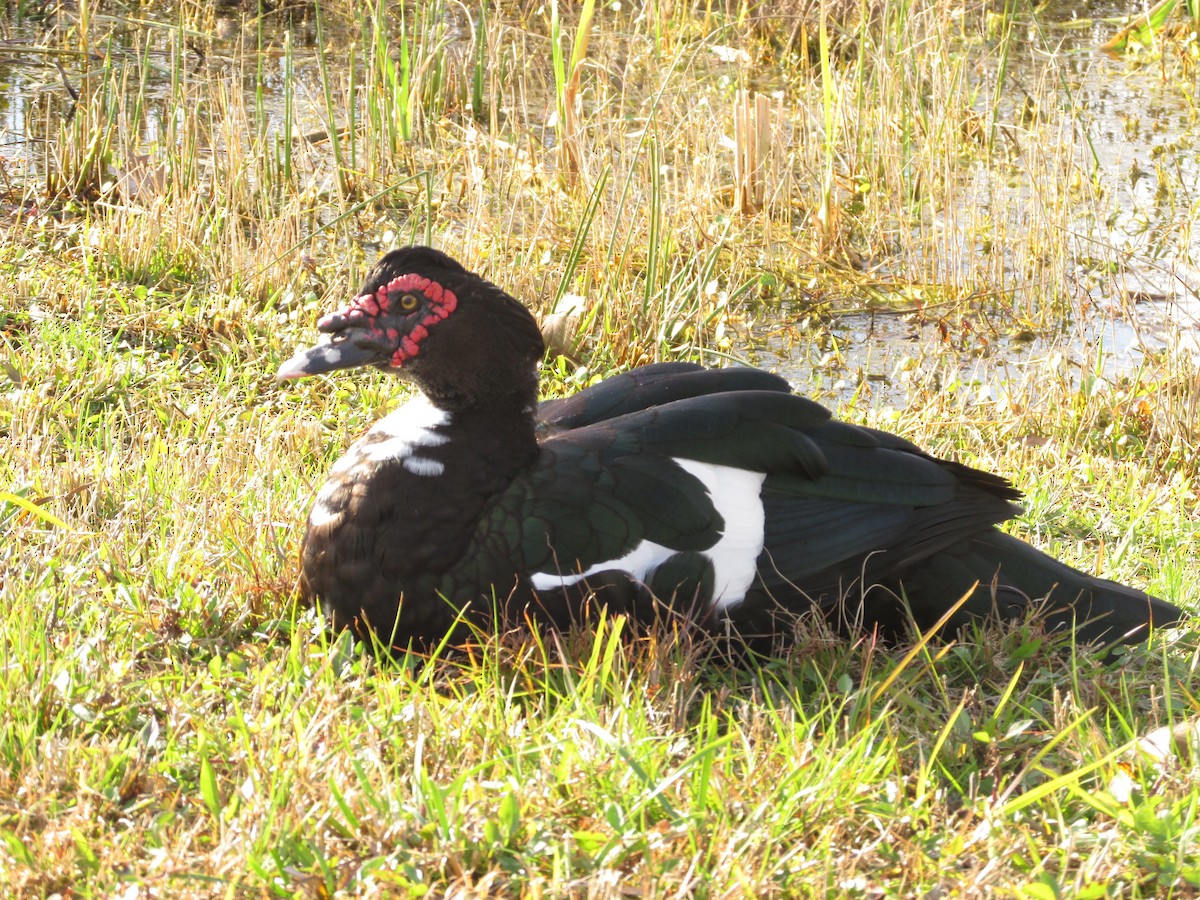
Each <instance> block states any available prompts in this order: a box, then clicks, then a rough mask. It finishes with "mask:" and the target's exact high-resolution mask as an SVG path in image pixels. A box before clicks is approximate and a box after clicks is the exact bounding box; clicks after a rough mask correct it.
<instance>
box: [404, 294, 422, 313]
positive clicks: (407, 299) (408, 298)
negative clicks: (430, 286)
mask: <svg viewBox="0 0 1200 900" xmlns="http://www.w3.org/2000/svg"><path fill="white" fill-rule="evenodd" d="M399 303H400V310H401V311H402V312H412V311H413V310H414V309H416V308H417V307H418V306H420V305H421V301H420V300H418V299H417V295H416V294H401V295H400V300H399Z"/></svg>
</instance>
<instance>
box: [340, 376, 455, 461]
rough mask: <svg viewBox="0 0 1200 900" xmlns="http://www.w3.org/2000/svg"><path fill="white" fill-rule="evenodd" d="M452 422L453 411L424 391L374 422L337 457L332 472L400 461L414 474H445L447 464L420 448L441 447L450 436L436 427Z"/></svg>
mask: <svg viewBox="0 0 1200 900" xmlns="http://www.w3.org/2000/svg"><path fill="white" fill-rule="evenodd" d="M449 422H450V413H448V412H446V411H445V410H444V409H438V408H437V407H436V406H434V405H433V404H432V403H430V402H429V399H428V398H427V397H426V396H425V395H424V394H417V395H416V396H415V397H413V398H412V399H411V400H409V401H408V402H407V403H405V404H404V405H403V406H401V407H400V408H399V409H397V410H395V411H393V412H391V413H388V414H387V415H386V416H384V417H383V418H382V419H380V420H379V421H378V422H376V423H375V424H374V425H373V426H371V430H370V431H368V432H367V433H366V434H364V435H363V436H362V437H361V438H359V439H358V440H357V441H355V442H354V445H353V446H352V447H351V448H350V449H349V450H347V451H346V455H345V456H343V457H342V458H341V459H339V460H338V461H337V463H336V464H335V465H334V467H333V470H332V472H333V473H336V474H341V473H343V472H345V471H347V470H349V469H352V468H354V467H355V466H358V465H360V464H362V463H382V462H398V463H400V464H401V465H402V466H404V468H405V469H407V470H408V471H410V472H412V473H413V474H414V475H424V476H436V475H441V474H442V472H443V471H444V469H445V466H443V465H442V464H441V463H440V462H438V461H437V460H436V459H429V458H428V457H425V456H421V455H420V453H419V452H418V451H419V450H420V449H421V448H423V447H440V446H441V445H442V444H444V443H446V442H447V441H448V440H450V439H449V438H448V437H446V436H445V435H444V434H439V433H438V432H437V431H436V430H435V429H436V428H438V427H440V426H442V425H446V424H448V423H449Z"/></svg>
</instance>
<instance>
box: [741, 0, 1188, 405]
mask: <svg viewBox="0 0 1200 900" xmlns="http://www.w3.org/2000/svg"><path fill="white" fill-rule="evenodd" d="M1127 6H1128V4H1126V5H1125V7H1127ZM1085 12H1086V14H1088V15H1090V16H1091V17H1092V18H1090V19H1089V20H1086V21H1085V22H1084V23H1083V24H1082V25H1081V26H1080V25H1079V24H1078V23H1079V17H1080V16H1082V15H1084V14H1085ZM1127 12H1128V9H1127V8H1123V7H1120V6H1119V5H1113V4H1106V3H1094V4H1089V5H1088V8H1087V9H1086V10H1084V11H1080V10H1079V8H1078V7H1077V6H1076V5H1074V4H1064V3H1057V2H1056V3H1050V4H1048V5H1046V6H1044V7H1042V9H1041V13H1040V16H1041V19H1042V21H1043V23H1058V24H1057V25H1047V26H1045V27H1044V28H1043V29H1041V30H1040V31H1035V30H1031V31H1030V33H1028V34H1027V35H1026V36H1025V38H1024V39H1023V40H1019V41H1017V43H1016V45H1015V50H1016V52H1015V53H1014V55H1013V57H1012V59H1011V61H1010V65H1011V66H1012V77H1011V83H1012V84H1013V85H1014V86H1016V87H1017V90H1015V91H1013V92H1012V93H1013V94H1014V95H1015V96H1012V97H1009V98H1008V104H1009V107H1010V109H1011V111H1012V115H1013V116H1017V115H1019V111H1018V106H1019V104H1020V103H1021V102H1022V98H1021V96H1020V86H1021V85H1022V84H1032V83H1033V82H1034V81H1035V80H1036V79H1037V78H1039V77H1042V74H1041V73H1043V72H1044V71H1045V63H1046V58H1047V56H1048V55H1052V56H1053V57H1055V58H1056V60H1057V61H1058V62H1060V63H1061V64H1062V71H1063V72H1064V73H1065V80H1064V82H1063V83H1062V84H1061V85H1060V86H1059V90H1058V92H1057V97H1058V101H1059V102H1061V103H1063V104H1069V105H1072V106H1073V110H1072V115H1073V116H1075V117H1076V119H1077V121H1078V122H1079V123H1081V125H1082V127H1084V128H1086V136H1081V137H1085V139H1082V140H1080V141H1079V143H1080V145H1081V147H1082V148H1083V151H1084V152H1085V153H1086V159H1088V160H1090V161H1091V162H1094V165H1095V167H1096V177H1097V178H1098V179H1100V180H1101V182H1102V183H1103V184H1104V186H1105V188H1106V189H1107V191H1108V192H1109V194H1108V196H1109V207H1110V210H1111V212H1110V213H1109V215H1107V216H1105V217H1098V216H1095V215H1092V214H1081V215H1079V216H1077V217H1075V218H1074V219H1073V221H1072V222H1071V225H1070V233H1069V234H1068V235H1066V236H1065V239H1067V240H1069V241H1070V242H1071V244H1072V246H1073V248H1074V251H1073V252H1074V255H1075V257H1076V259H1077V271H1076V272H1075V273H1073V274H1074V276H1075V283H1074V284H1072V285H1071V286H1070V289H1071V291H1073V292H1078V299H1077V303H1076V304H1074V307H1075V308H1074V309H1073V310H1072V311H1071V314H1070V315H1069V316H1064V317H1063V320H1062V321H1060V322H1059V324H1058V327H1057V328H1055V329H1048V330H1046V331H1044V332H1037V333H1034V332H1030V331H1020V330H1018V332H1017V333H1016V334H1012V333H999V334H989V333H988V330H987V328H988V326H987V323H986V322H980V323H979V324H977V326H976V329H975V330H974V332H973V333H967V334H961V333H960V334H955V333H950V334H947V333H946V331H945V324H944V323H942V322H939V321H938V318H937V315H936V312H934V313H933V314H929V313H921V312H918V311H913V312H912V313H909V314H904V313H897V312H896V311H894V310H885V311H881V312H878V311H876V312H850V313H844V314H835V315H832V316H830V317H828V318H826V319H825V320H823V321H821V322H820V323H819V327H817V328H816V329H815V330H814V323H813V322H812V320H811V319H809V318H808V312H807V311H806V310H804V309H796V310H792V311H791V314H790V315H789V311H788V310H787V307H786V305H785V306H784V307H783V309H782V310H781V311H782V313H783V315H782V316H781V317H780V320H779V322H778V324H776V325H772V326H770V327H763V328H760V329H759V333H758V337H759V338H760V340H759V341H758V342H757V346H756V348H755V350H754V352H753V353H752V354H751V355H752V358H753V359H754V361H755V362H757V363H759V364H761V365H766V366H770V367H772V368H775V369H777V370H778V371H780V372H781V373H783V374H785V375H787V376H788V377H789V378H790V379H791V380H792V381H794V382H796V383H799V384H809V383H811V384H813V385H815V386H816V389H817V390H818V392H819V393H822V394H825V395H827V396H829V397H830V398H832V399H836V400H840V401H849V400H851V399H854V400H855V402H863V401H864V400H865V401H866V402H868V403H871V404H875V405H880V404H883V405H903V403H904V399H905V396H906V394H907V393H908V389H909V385H910V383H911V381H912V380H913V379H914V378H928V377H937V378H939V379H941V380H943V381H944V380H946V379H948V378H949V379H954V380H957V381H959V382H960V383H962V384H965V385H969V386H970V387H971V389H973V390H978V391H980V392H981V393H983V394H985V395H986V394H989V393H992V394H994V393H996V392H999V391H1003V390H1005V388H1006V386H1007V385H1014V384H1017V383H1020V382H1022V381H1023V380H1027V379H1025V378H1024V372H1025V370H1026V369H1027V368H1028V366H1027V364H1028V363H1030V362H1032V361H1039V362H1041V363H1045V364H1046V365H1048V366H1049V367H1050V370H1055V369H1061V371H1062V373H1063V375H1064V376H1065V377H1068V378H1070V379H1071V380H1073V381H1076V382H1078V381H1079V380H1080V379H1081V378H1083V377H1101V378H1104V379H1107V380H1112V381H1117V380H1120V379H1123V378H1130V377H1135V376H1136V374H1137V373H1138V371H1139V370H1140V369H1142V368H1144V367H1151V368H1152V367H1154V366H1156V365H1157V364H1159V362H1161V361H1162V360H1165V359H1167V358H1169V357H1173V356H1174V357H1176V358H1178V357H1182V358H1184V359H1189V358H1190V359H1191V360H1194V361H1195V362H1196V363H1197V364H1200V294H1198V292H1200V227H1197V224H1196V223H1197V220H1200V65H1197V64H1196V62H1195V60H1193V61H1192V64H1191V69H1190V71H1191V78H1192V80H1191V82H1190V83H1187V82H1183V83H1181V81H1180V80H1179V78H1178V73H1179V70H1178V67H1177V66H1176V67H1173V70H1172V72H1171V75H1168V74H1166V69H1167V68H1168V67H1167V66H1164V65H1162V64H1159V63H1151V62H1148V63H1145V64H1142V63H1137V62H1133V61H1130V60H1129V59H1119V58H1112V57H1110V56H1107V55H1105V54H1104V53H1101V52H1099V51H1098V50H1097V48H1098V47H1100V46H1101V45H1102V44H1103V43H1104V41H1105V40H1106V39H1107V38H1108V37H1110V36H1111V35H1112V34H1113V33H1114V32H1115V31H1116V30H1117V27H1118V26H1117V25H1116V24H1115V23H1114V22H1113V21H1111V20H1108V21H1105V20H1104V18H1103V17H1116V16H1120V15H1123V14H1125V13H1127ZM1168 52H1172V51H1168ZM1192 52H1193V53H1194V50H1193V51H1192ZM966 177H967V179H968V180H970V181H971V182H972V185H971V186H972V188H973V190H972V191H971V192H970V196H972V197H973V198H980V202H982V203H986V202H987V197H988V196H989V193H990V191H991V189H992V187H993V183H994V182H995V181H998V180H1002V179H1009V178H1011V177H1012V173H1011V172H1009V173H1006V174H1004V175H1001V174H999V173H997V172H996V171H994V170H989V169H988V168H987V167H986V166H985V165H983V164H980V165H979V166H978V167H977V168H976V169H975V170H974V171H973V172H971V173H970V174H969V175H968V176H966ZM998 189H1003V190H1012V189H1013V185H1012V184H1011V182H1009V183H1006V184H1004V185H1003V186H1002V187H1000V188H998ZM1016 189H1017V190H1019V191H1023V192H1026V193H1028V192H1031V191H1033V190H1036V189H1037V186H1035V185H1030V184H1019V185H1017V188H1016ZM1113 259H1115V260H1117V261H1118V262H1117V265H1118V266H1119V271H1118V272H1116V274H1115V275H1114V276H1113V277H1103V278H1092V277H1089V269H1090V268H1091V267H1092V266H1095V265H1097V262H1096V261H1097V260H1113ZM981 318H986V317H981ZM813 337H815V338H816V340H815V341H814V340H812V338H813ZM931 373H935V374H934V375H931Z"/></svg>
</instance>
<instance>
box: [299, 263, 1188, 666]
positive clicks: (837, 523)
mask: <svg viewBox="0 0 1200 900" xmlns="http://www.w3.org/2000/svg"><path fill="white" fill-rule="evenodd" d="M317 330H318V332H320V333H321V335H322V336H323V337H322V338H321V339H320V340H319V341H318V342H317V343H315V345H313V346H311V347H307V348H304V349H301V350H299V351H297V352H296V354H295V355H294V356H292V358H291V359H289V360H288V361H287V362H285V363H283V365H282V366H281V367H280V368H279V370H278V373H277V378H278V380H279V381H280V382H288V381H291V380H293V379H298V378H304V377H311V376H316V375H322V374H325V373H330V372H335V371H340V370H346V369H354V368H362V367H372V368H375V369H378V370H382V371H384V372H388V373H391V374H393V375H397V376H399V377H400V378H401V379H404V380H406V381H407V382H409V384H410V385H411V386H412V387H413V388H415V390H414V391H413V392H412V394H411V396H410V397H409V399H407V400H406V401H405V402H403V403H402V404H401V405H400V406H399V407H398V408H397V409H395V411H393V412H391V413H389V414H387V415H386V416H384V417H383V418H381V419H380V420H379V421H378V422H376V423H375V424H374V425H373V426H372V427H371V428H370V429H369V430H368V431H367V432H366V433H365V434H364V435H363V436H362V437H360V438H359V439H358V440H356V441H355V442H354V443H353V444H352V445H351V446H350V447H349V449H348V450H347V451H346V453H345V454H344V455H343V456H342V457H341V458H340V459H339V460H338V461H337V462H336V463H335V464H334V465H333V466H332V468H331V470H330V471H329V474H328V477H327V479H326V480H325V482H324V484H323V485H322V486H321V487H320V488H319V489H318V490H317V491H316V493H315V498H314V499H313V501H312V508H311V511H310V512H309V514H308V521H307V530H306V532H305V536H304V539H303V544H302V548H301V553H300V578H299V583H300V591H301V593H302V595H303V596H304V598H305V599H306V600H307V601H308V602H309V603H310V604H312V605H313V606H315V607H317V608H319V609H320V610H322V611H323V613H324V615H325V616H326V618H327V620H328V621H329V623H330V624H331V626H332V627H333V628H334V629H335V630H339V631H340V630H344V629H349V630H351V631H352V632H353V633H354V634H355V635H356V636H357V637H358V638H359V639H361V640H363V641H370V642H371V643H372V644H373V645H374V646H377V647H382V648H386V649H387V650H389V651H391V652H399V651H403V650H406V649H416V648H425V649H428V648H433V647H437V646H440V645H442V644H444V643H446V642H452V643H461V642H463V641H466V640H469V639H471V638H472V637H473V636H479V635H481V634H482V635H485V636H486V635H489V634H491V633H494V632H496V631H504V630H511V629H521V628H539V629H570V628H573V627H576V626H579V625H586V624H587V623H588V622H592V621H594V620H595V619H594V617H595V615H596V614H597V613H598V611H599V610H601V609H603V610H605V611H606V613H607V614H608V615H610V616H613V615H624V616H626V617H627V619H630V620H633V621H634V622H636V623H656V622H664V621H665V622H674V623H677V624H682V625H683V626H684V627H686V628H688V629H696V630H698V631H699V633H702V634H711V635H713V636H715V637H722V638H723V637H730V636H732V637H735V638H737V639H739V640H744V641H745V642H747V643H749V644H754V643H756V642H757V643H759V644H761V643H763V642H770V643H771V644H772V646H776V645H778V644H779V643H780V642H784V643H786V642H787V641H788V640H789V639H790V637H791V636H793V635H795V634H796V632H797V629H796V624H797V622H798V621H800V620H802V619H804V618H805V617H808V616H812V615H817V616H821V617H823V618H824V619H825V620H826V621H827V622H829V623H830V624H831V625H832V626H834V628H835V629H836V630H837V632H838V633H842V634H854V633H860V634H869V633H874V634H878V635H880V636H881V637H883V638H886V639H889V640H892V639H898V640H903V639H904V638H905V637H912V636H919V635H922V634H925V633H928V632H930V631H933V630H941V631H943V632H950V633H953V632H954V631H956V630H959V629H962V628H963V627H964V626H967V625H969V624H971V623H973V622H981V621H984V620H999V621H1010V622H1011V621H1019V620H1022V619H1024V618H1025V617H1027V616H1034V617H1036V618H1037V619H1038V620H1040V621H1041V622H1042V623H1043V624H1044V627H1045V628H1046V629H1047V631H1052V632H1064V633H1068V634H1073V635H1074V638H1075V639H1076V640H1077V641H1078V642H1079V643H1081V644H1089V645H1097V646H1103V647H1109V648H1111V647H1113V646H1115V645H1117V644H1121V643H1134V642H1138V641H1141V640H1143V639H1144V638H1145V637H1146V636H1147V635H1148V634H1149V633H1150V631H1151V629H1153V628H1159V627H1165V626H1168V625H1171V624H1173V623H1175V622H1177V621H1178V620H1179V619H1180V617H1181V615H1182V613H1181V611H1180V609H1179V608H1178V607H1176V606H1175V605H1173V604H1172V603H1169V602H1167V601H1165V600H1162V599H1159V598H1157V597H1154V596H1151V595H1150V594H1148V593H1146V592H1144V591H1142V590H1139V589H1137V588H1132V587H1127V586H1125V585H1122V584H1119V583H1117V582H1115V581H1110V580H1107V579H1104V578H1099V577H1094V576H1092V575H1089V574H1086V573H1084V572H1082V571H1079V570H1077V569H1074V568H1072V567H1070V566H1068V565H1066V564H1065V563H1062V562H1060V561H1058V560H1057V559H1054V558H1053V557H1051V556H1049V555H1047V554H1045V553H1043V552H1041V551H1040V550H1038V549H1036V548H1035V547H1033V546H1031V545H1030V544H1028V543H1026V542H1024V541H1022V540H1020V539H1018V538H1016V537H1014V536H1012V535H1009V534H1007V533H1005V532H1003V531H1001V530H1000V529H999V527H998V526H1000V525H1001V524H1002V523H1004V522H1005V521H1007V520H1009V519H1011V518H1012V517H1013V516H1015V515H1017V514H1019V513H1020V511H1021V509H1020V507H1019V505H1018V503H1017V501H1019V500H1020V498H1021V493H1020V491H1018V490H1017V489H1016V488H1015V487H1013V485H1012V484H1011V483H1010V482H1009V481H1008V480H1007V479H1005V478H1003V477H1001V476H999V475H994V474H991V473H989V472H985V471H982V470H979V469H976V468H972V467H970V466H967V465H964V464H961V463H959V462H955V461H952V460H948V459H940V458H938V457H936V456H933V455H930V454H928V453H926V452H924V451H923V450H921V449H920V448H919V447H918V446H916V445H915V444H913V443H911V442H909V441H907V440H905V439H903V438H901V437H898V436H896V435H893V434H890V433H887V432H884V431H880V430H876V429H874V428H870V427H866V426H862V425H854V424H849V423H846V422H841V421H838V420H837V419H835V418H833V416H832V415H831V413H830V412H829V411H828V410H826V409H825V408H824V407H823V406H821V405H820V404H818V403H816V402H814V401H812V400H810V399H807V398H805V397H803V396H800V395H798V394H796V393H794V392H793V391H792V390H791V388H790V386H789V384H788V383H787V381H786V380H785V379H783V378H782V377H780V376H778V375H775V374H772V373H769V372H766V371H763V370H760V369H756V368H750V367H731V368H705V367H703V366H700V365H698V364H694V363H687V362H676V363H657V364H652V365H647V366H643V367H640V368H635V369H632V370H630V371H627V372H624V373H622V374H618V375H615V376H613V377H610V378H607V379H604V380H602V381H600V382H599V383H597V384H594V385H592V386H591V387H587V388H585V389H583V390H581V391H579V392H578V393H575V394H573V395H571V396H568V397H565V398H559V399H551V400H547V401H545V402H542V403H540V404H539V402H538V388H539V385H538V376H539V367H540V365H541V363H542V361H543V356H544V353H545V348H544V344H543V338H542V335H541V332H540V331H539V327H538V323H537V320H536V319H535V317H534V316H533V314H532V313H531V312H530V311H529V310H528V309H527V308H526V307H525V306H524V305H523V304H522V303H520V302H519V301H518V300H517V299H515V298H514V297H512V296H511V295H510V294H508V293H506V292H505V291H504V290H503V289H501V288H500V287H498V286H496V285H495V284H492V283H491V282H489V281H488V280H486V279H485V278H482V277H481V276H479V275H477V274H475V273H473V272H471V271H469V270H468V269H467V268H465V267H464V266H463V265H462V264H460V263H459V262H458V261H456V260H455V259H453V258H451V257H450V256H448V255H447V254H445V253H443V252H440V251H438V250H434V249H432V248H430V247H423V246H413V247H406V248H402V249H397V250H392V251H391V252H388V253H387V254H386V255H384V256H383V257H382V258H381V259H380V260H379V261H378V263H377V264H376V265H375V266H374V267H373V268H372V269H371V270H370V272H369V273H368V275H367V277H366V281H365V283H364V284H363V286H362V288H361V290H360V291H359V292H358V293H357V294H356V295H355V296H354V297H353V298H352V299H350V300H349V302H348V304H347V305H345V306H344V307H343V308H341V309H338V310H336V311H334V312H331V313H329V314H327V315H325V316H323V317H322V318H321V319H320V320H319V321H318V322H317Z"/></svg>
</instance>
